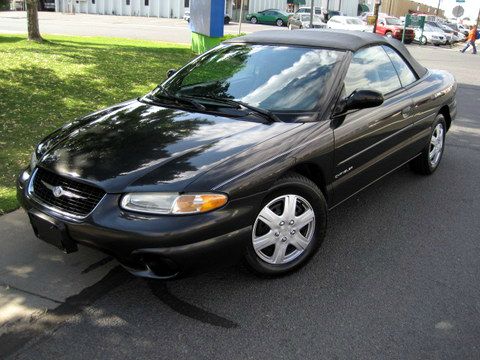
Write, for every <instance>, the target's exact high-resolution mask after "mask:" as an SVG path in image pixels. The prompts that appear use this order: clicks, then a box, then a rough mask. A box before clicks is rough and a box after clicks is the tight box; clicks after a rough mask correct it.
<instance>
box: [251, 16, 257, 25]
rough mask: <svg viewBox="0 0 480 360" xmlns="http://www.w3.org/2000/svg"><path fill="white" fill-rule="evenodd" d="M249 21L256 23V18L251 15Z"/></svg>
mask: <svg viewBox="0 0 480 360" xmlns="http://www.w3.org/2000/svg"><path fill="white" fill-rule="evenodd" d="M250 22H251V23H252V24H256V23H258V19H257V18H256V17H255V16H252V18H251V19H250Z"/></svg>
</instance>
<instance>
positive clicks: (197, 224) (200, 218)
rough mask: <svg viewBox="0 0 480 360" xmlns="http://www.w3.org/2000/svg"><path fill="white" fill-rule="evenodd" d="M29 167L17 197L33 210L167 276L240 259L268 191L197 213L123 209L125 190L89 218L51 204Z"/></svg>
mask: <svg viewBox="0 0 480 360" xmlns="http://www.w3.org/2000/svg"><path fill="white" fill-rule="evenodd" d="M29 180H30V173H29V170H28V169H27V170H25V171H23V172H22V173H21V174H20V176H19V177H18V180H17V197H18V200H19V202H20V204H21V205H22V207H23V208H24V209H25V210H26V211H27V212H29V213H31V212H41V213H43V214H46V215H48V216H49V217H51V218H53V219H55V220H56V221H60V222H61V223H62V224H64V225H65V228H66V231H67V233H68V235H69V236H70V237H71V239H73V241H74V242H75V243H79V244H83V245H87V246H91V247H94V248H97V249H99V250H101V251H103V252H105V253H108V254H111V255H113V256H115V257H116V258H117V259H118V260H119V262H120V263H121V264H122V265H124V266H125V267H126V268H127V269H128V270H129V271H131V272H132V273H134V274H136V275H139V276H144V277H156V278H168V277H173V276H176V275H179V274H187V273H191V272H196V271H201V270H205V269H208V268H211V267H218V266H219V265H225V264H232V263H235V262H236V261H238V260H239V259H240V258H241V257H242V256H243V255H244V251H245V249H246V245H247V243H248V241H249V239H250V234H251V229H252V224H253V222H254V219H255V214H256V211H257V210H258V209H259V207H260V205H261V201H262V199H263V194H255V195H253V196H249V197H245V198H241V199H236V200H231V201H230V202H229V203H227V205H225V206H224V207H223V208H220V209H218V210H215V211H212V212H209V213H204V214H196V215H183V216H166V215H163V216H162V215H148V214H139V213H134V212H129V211H125V210H123V209H121V208H120V206H119V201H120V197H121V194H106V195H105V197H104V198H103V199H102V200H101V201H100V203H99V204H98V205H97V207H96V208H95V209H94V210H93V211H92V212H91V213H90V214H89V215H88V216H87V217H85V218H83V219H80V220H79V219H75V218H72V217H69V216H68V214H62V213H60V212H57V211H55V209H52V208H49V207H46V206H45V205H43V204H42V203H41V202H40V201H38V200H36V199H35V198H33V197H32V196H31V195H30V193H29V191H28V184H29Z"/></svg>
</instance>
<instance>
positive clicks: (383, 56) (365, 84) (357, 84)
mask: <svg viewBox="0 0 480 360" xmlns="http://www.w3.org/2000/svg"><path fill="white" fill-rule="evenodd" d="M401 87H402V84H401V83H400V80H399V78H398V75H397V72H396V71H395V68H394V67H393V64H392V62H391V61H390V58H389V57H388V55H387V53H386V52H385V50H383V48H382V47H381V46H371V47H368V48H365V49H360V50H358V51H357V52H356V53H355V54H354V55H353V57H352V61H351V62H350V67H349V68H348V71H347V75H346V77H345V96H349V95H350V94H351V93H352V92H354V91H355V90H375V91H378V92H381V93H382V94H384V95H385V94H388V93H390V92H392V91H395V90H397V89H400V88H401Z"/></svg>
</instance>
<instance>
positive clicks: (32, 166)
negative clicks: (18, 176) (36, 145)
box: [30, 150, 38, 171]
mask: <svg viewBox="0 0 480 360" xmlns="http://www.w3.org/2000/svg"><path fill="white" fill-rule="evenodd" d="M37 163H38V159H37V152H36V150H33V153H32V157H31V158H30V171H33V169H35V167H36V166H37Z"/></svg>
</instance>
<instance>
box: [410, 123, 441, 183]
mask: <svg viewBox="0 0 480 360" xmlns="http://www.w3.org/2000/svg"><path fill="white" fill-rule="evenodd" d="M440 130H441V132H442V133H441V136H439V131H440ZM446 133H447V125H446V123H445V117H444V116H443V115H442V114H438V115H437V117H436V118H435V123H434V125H433V127H432V132H431V134H430V140H429V142H428V144H427V145H426V146H425V148H424V149H423V150H422V153H421V154H420V155H419V156H417V157H416V158H415V159H413V160H412V161H411V162H410V166H411V168H412V170H413V171H415V172H416V173H418V174H421V175H431V174H433V173H434V172H435V170H437V168H438V166H439V165H440V161H441V160H442V156H443V151H444V149H445V134H446ZM438 146H439V147H438ZM435 147H436V152H435V153H434V152H433V149H434V148H435ZM433 153H434V154H435V155H434V156H433V158H432V154H433Z"/></svg>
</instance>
